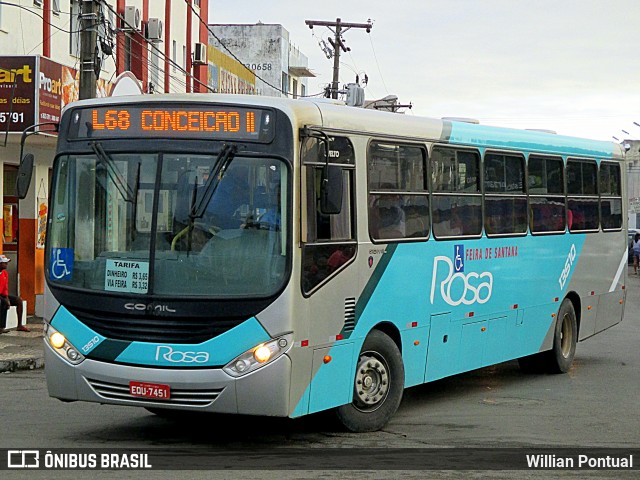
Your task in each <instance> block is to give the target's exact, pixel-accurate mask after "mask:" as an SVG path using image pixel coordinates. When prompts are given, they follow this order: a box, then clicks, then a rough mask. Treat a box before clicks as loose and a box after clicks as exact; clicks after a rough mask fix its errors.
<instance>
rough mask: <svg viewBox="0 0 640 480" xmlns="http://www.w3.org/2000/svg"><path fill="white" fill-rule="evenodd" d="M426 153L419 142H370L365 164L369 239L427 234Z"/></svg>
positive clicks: (408, 237)
mask: <svg viewBox="0 0 640 480" xmlns="http://www.w3.org/2000/svg"><path fill="white" fill-rule="evenodd" d="M426 157H427V156H426V151H425V149H424V148H423V147H420V146H411V145H394V144H389V143H379V142H372V143H371V145H370V147H369V151H368V157H367V165H368V177H369V180H368V183H369V212H368V213H369V235H370V237H371V239H372V240H374V241H375V240H383V241H386V240H403V239H413V238H416V239H417V238H426V237H427V236H428V235H429V197H428V191H427V184H426V171H427V170H426Z"/></svg>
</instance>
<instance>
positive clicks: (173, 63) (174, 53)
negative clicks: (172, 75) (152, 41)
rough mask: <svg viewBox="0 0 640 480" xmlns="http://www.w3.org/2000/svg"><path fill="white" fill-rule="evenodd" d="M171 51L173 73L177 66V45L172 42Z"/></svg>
mask: <svg viewBox="0 0 640 480" xmlns="http://www.w3.org/2000/svg"><path fill="white" fill-rule="evenodd" d="M172 47H173V49H172V51H171V60H172V67H171V68H172V70H173V71H174V72H175V71H176V65H178V43H177V42H176V41H175V40H174V41H173V44H172Z"/></svg>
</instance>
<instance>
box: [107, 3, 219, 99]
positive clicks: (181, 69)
mask: <svg viewBox="0 0 640 480" xmlns="http://www.w3.org/2000/svg"><path fill="white" fill-rule="evenodd" d="M103 4H104V5H105V6H106V7H107V8H108V9H109V10H111V12H113V14H114V15H115V16H116V17H118V18H119V19H120V20H121V21H122V23H123V24H124V25H126V26H127V27H129V28H131V29H132V30H135V29H134V28H133V25H130V24H129V23H128V22H127V21H126V20H125V18H124V16H123V15H121V14H120V13H118V12H117V11H116V10H114V8H113V7H112V6H111V5H109V4H108V3H106V2H104V3H103ZM128 37H129V38H130V39H131V41H132V42H134V43H136V44H137V45H140V46H142V47H143V48H146V49H147V52H148V51H149V47H151V48H153V50H155V51H156V52H157V53H158V54H159V56H160V57H161V58H162V59H163V60H164V61H165V62H168V63H169V64H170V65H171V66H172V67H174V68H175V69H177V70H179V71H180V72H182V73H184V74H185V75H186V76H187V77H188V78H191V79H192V80H193V81H194V82H196V83H198V84H199V85H200V86H202V87H204V88H206V89H207V90H209V91H210V92H212V93H215V90H214V89H213V88H211V87H210V86H209V85H207V84H206V83H203V82H201V81H200V80H198V79H197V78H196V77H194V76H193V74H191V73H189V72H188V71H187V70H185V69H184V68H182V67H181V66H180V65H178V63H177V62H175V61H174V60H172V59H171V58H169V57H167V56H166V55H165V54H164V52H163V51H162V50H160V49H159V48H158V47H156V46H155V45H154V44H153V43H151V42H148V41H144V42H140V41H138V40H137V39H136V38H135V37H134V36H133V35H129V36H128ZM123 46H124V45H123ZM131 53H132V52H129V54H131ZM141 60H142V59H141ZM169 76H170V77H171V75H169ZM184 85H185V87H186V86H187V82H185V83H184Z"/></svg>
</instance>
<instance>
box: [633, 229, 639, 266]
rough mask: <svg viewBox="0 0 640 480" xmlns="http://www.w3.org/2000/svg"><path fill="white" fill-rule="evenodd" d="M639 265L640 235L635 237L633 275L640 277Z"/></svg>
mask: <svg viewBox="0 0 640 480" xmlns="http://www.w3.org/2000/svg"><path fill="white" fill-rule="evenodd" d="M638 263H640V233H636V234H635V236H634V237H633V273H634V274H635V275H638Z"/></svg>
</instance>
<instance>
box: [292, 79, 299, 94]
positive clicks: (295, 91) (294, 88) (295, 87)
mask: <svg viewBox="0 0 640 480" xmlns="http://www.w3.org/2000/svg"><path fill="white" fill-rule="evenodd" d="M291 93H292V94H293V98H298V81H297V80H296V79H295V78H293V79H291Z"/></svg>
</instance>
